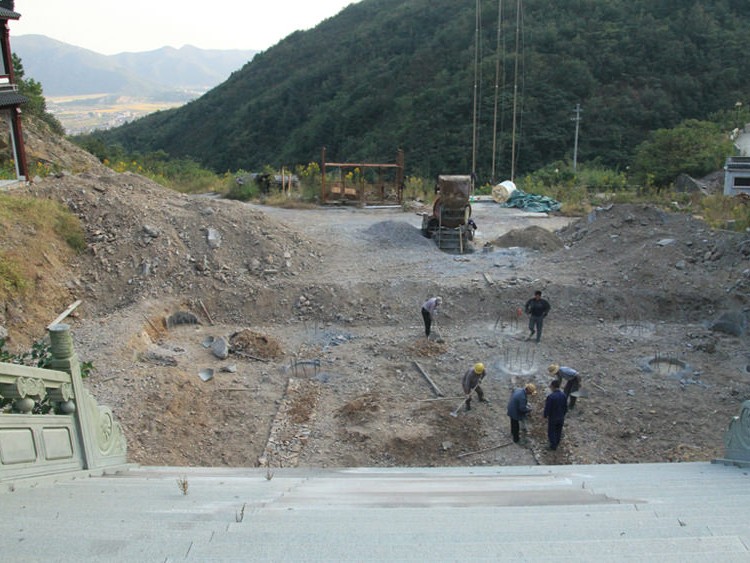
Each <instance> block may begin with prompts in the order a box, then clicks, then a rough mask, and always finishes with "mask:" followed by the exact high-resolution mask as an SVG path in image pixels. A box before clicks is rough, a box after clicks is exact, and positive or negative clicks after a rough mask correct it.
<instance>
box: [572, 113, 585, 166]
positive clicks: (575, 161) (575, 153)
mask: <svg viewBox="0 0 750 563" xmlns="http://www.w3.org/2000/svg"><path fill="white" fill-rule="evenodd" d="M573 111H575V114H576V116H575V117H574V118H573V121H575V122H576V136H575V141H574V144H573V172H575V171H576V167H577V166H578V127H579V125H580V124H581V112H582V111H583V110H582V109H581V104H576V109H575V110H573Z"/></svg>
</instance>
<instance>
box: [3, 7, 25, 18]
mask: <svg viewBox="0 0 750 563" xmlns="http://www.w3.org/2000/svg"><path fill="white" fill-rule="evenodd" d="M20 17H21V14H19V13H18V12H14V11H13V10H8V9H7V8H0V20H17V19H18V18H20Z"/></svg>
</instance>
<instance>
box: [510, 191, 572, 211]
mask: <svg viewBox="0 0 750 563" xmlns="http://www.w3.org/2000/svg"><path fill="white" fill-rule="evenodd" d="M500 205H502V206H503V207H517V208H518V209H523V210H525V211H531V212H533V213H548V212H550V211H558V210H559V209H560V207H561V206H562V204H561V203H560V202H559V201H557V200H554V199H552V198H551V197H547V196H545V195H534V194H527V193H526V192H523V191H521V190H519V189H516V190H515V191H513V193H511V194H510V196H509V197H508V200H507V201H506V202H505V203H501V204H500Z"/></svg>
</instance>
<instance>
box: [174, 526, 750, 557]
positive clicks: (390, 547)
mask: <svg viewBox="0 0 750 563" xmlns="http://www.w3.org/2000/svg"><path fill="white" fill-rule="evenodd" d="M363 532H364V530H363ZM477 536H479V538H478V539H475V538H467V537H463V538H462V541H460V542H458V543H451V542H445V541H434V539H433V538H428V539H427V541H425V540H422V539H420V538H419V537H415V538H411V539H410V540H409V541H406V542H403V543H401V542H397V541H392V540H391V539H390V538H388V537H384V538H380V537H377V538H371V541H368V542H367V543H364V544H363V543H362V541H361V540H362V537H360V536H357V537H354V538H352V537H347V536H345V535H343V534H332V537H333V539H331V540H330V541H325V542H320V541H311V542H306V541H304V540H303V541H296V540H295V539H293V537H290V538H288V539H287V540H285V541H275V542H264V541H263V540H262V538H259V537H257V538H256V537H253V538H246V539H245V540H244V541H242V540H241V539H240V538H238V537H237V536H225V535H222V536H217V537H216V538H215V539H214V541H211V542H210V543H196V544H194V545H193V547H192V548H191V550H190V554H189V555H188V557H187V559H188V560H194V561H206V560H209V559H225V558H228V559H231V558H233V557H234V558H236V557H237V554H244V555H245V556H246V557H247V558H248V559H254V560H278V561H297V560H304V561H384V560H389V561H393V560H399V561H402V560H406V561H448V560H450V561H458V560H467V559H485V560H487V559H492V560H493V561H524V560H540V561H541V560H544V561H550V560H559V559H560V558H569V559H570V560H577V561H586V560H588V561H594V560H602V561H616V560H625V559H628V560H631V561H632V560H641V561H656V560H658V561H659V562H660V563H662V562H665V561H689V560H690V557H693V558H694V559H693V560H695V561H703V562H706V561H711V560H721V561H729V560H732V558H733V557H736V560H737V561H740V560H741V559H740V557H741V556H742V557H745V558H746V559H745V561H747V557H749V556H750V553H748V550H747V548H746V546H745V545H744V544H743V543H742V542H741V541H740V540H739V539H738V538H736V537H734V536H729V537H722V536H718V537H717V536H714V537H698V538H693V537H681V538H665V539H661V538H659V539H649V538H645V539H619V540H585V541H575V540H574V541H568V540H564V541H563V540H558V541H538V542H537V541H524V540H522V539H519V538H514V540H513V541H511V542H495V541H492V535H491V534H490V533H484V534H482V533H481V532H478V533H477ZM613 554H627V556H626V557H625V556H620V557H619V558H618V556H617V555H614V556H613Z"/></svg>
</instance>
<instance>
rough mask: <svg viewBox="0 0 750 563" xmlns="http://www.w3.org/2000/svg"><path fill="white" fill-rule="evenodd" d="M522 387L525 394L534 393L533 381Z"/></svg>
mask: <svg viewBox="0 0 750 563" xmlns="http://www.w3.org/2000/svg"><path fill="white" fill-rule="evenodd" d="M524 389H526V394H527V395H536V385H534V384H533V383H527V384H526V387H524Z"/></svg>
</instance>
